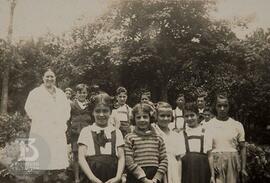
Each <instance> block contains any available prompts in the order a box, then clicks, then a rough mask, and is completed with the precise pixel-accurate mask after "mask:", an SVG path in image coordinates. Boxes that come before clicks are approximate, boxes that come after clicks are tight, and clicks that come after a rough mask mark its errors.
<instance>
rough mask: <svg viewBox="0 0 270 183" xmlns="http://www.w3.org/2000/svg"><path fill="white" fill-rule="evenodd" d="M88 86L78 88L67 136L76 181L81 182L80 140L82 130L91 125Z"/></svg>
mask: <svg viewBox="0 0 270 183" xmlns="http://www.w3.org/2000/svg"><path fill="white" fill-rule="evenodd" d="M87 95H88V86H87V85H85V84H78V85H77V86H76V100H75V101H73V102H72V103H71V117H70V120H69V121H68V130H67V134H68V137H69V143H71V149H72V153H73V169H74V174H75V180H76V181H77V182H78V181H79V164H78V144H77V141H78V138H79V135H80V132H81V130H82V128H84V127H86V126H88V125H90V124H91V114H90V109H89V106H88V100H87Z"/></svg>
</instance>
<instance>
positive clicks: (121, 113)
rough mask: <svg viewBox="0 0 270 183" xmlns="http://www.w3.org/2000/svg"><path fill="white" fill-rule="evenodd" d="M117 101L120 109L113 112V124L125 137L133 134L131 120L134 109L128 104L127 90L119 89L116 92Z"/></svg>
mask: <svg viewBox="0 0 270 183" xmlns="http://www.w3.org/2000/svg"><path fill="white" fill-rule="evenodd" d="M116 99H117V103H118V105H119V107H118V108H117V109H113V110H112V115H111V122H112V124H113V126H115V127H116V128H118V129H120V131H121V132H122V134H123V136H126V134H128V133H130V132H131V124H130V119H131V117H132V113H131V111H132V109H131V108H130V107H129V106H128V105H127V104H126V101H127V90H126V89H125V88H124V87H119V88H117V90H116Z"/></svg>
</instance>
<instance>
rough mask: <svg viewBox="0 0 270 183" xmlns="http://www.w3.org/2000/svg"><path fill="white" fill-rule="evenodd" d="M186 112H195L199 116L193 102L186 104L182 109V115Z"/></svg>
mask: <svg viewBox="0 0 270 183" xmlns="http://www.w3.org/2000/svg"><path fill="white" fill-rule="evenodd" d="M186 111H191V112H195V113H196V114H199V109H198V106H197V105H196V103H195V102H188V103H186V104H185V108H184V114H185V112H186Z"/></svg>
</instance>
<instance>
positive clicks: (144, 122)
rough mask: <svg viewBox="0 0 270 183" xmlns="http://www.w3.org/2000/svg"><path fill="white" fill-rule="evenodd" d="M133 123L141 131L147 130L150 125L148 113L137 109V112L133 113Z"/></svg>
mask: <svg viewBox="0 0 270 183" xmlns="http://www.w3.org/2000/svg"><path fill="white" fill-rule="evenodd" d="M135 123H136V126H137V127H138V128H139V129H140V130H142V131H146V130H148V129H149V126H150V116H149V114H148V113H146V112H143V111H139V112H138V113H136V114H135Z"/></svg>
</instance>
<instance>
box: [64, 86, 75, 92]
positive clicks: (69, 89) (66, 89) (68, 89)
mask: <svg viewBox="0 0 270 183" xmlns="http://www.w3.org/2000/svg"><path fill="white" fill-rule="evenodd" d="M67 91H70V92H71V93H72V92H73V90H72V89H71V88H69V87H68V88H65V92H67Z"/></svg>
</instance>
